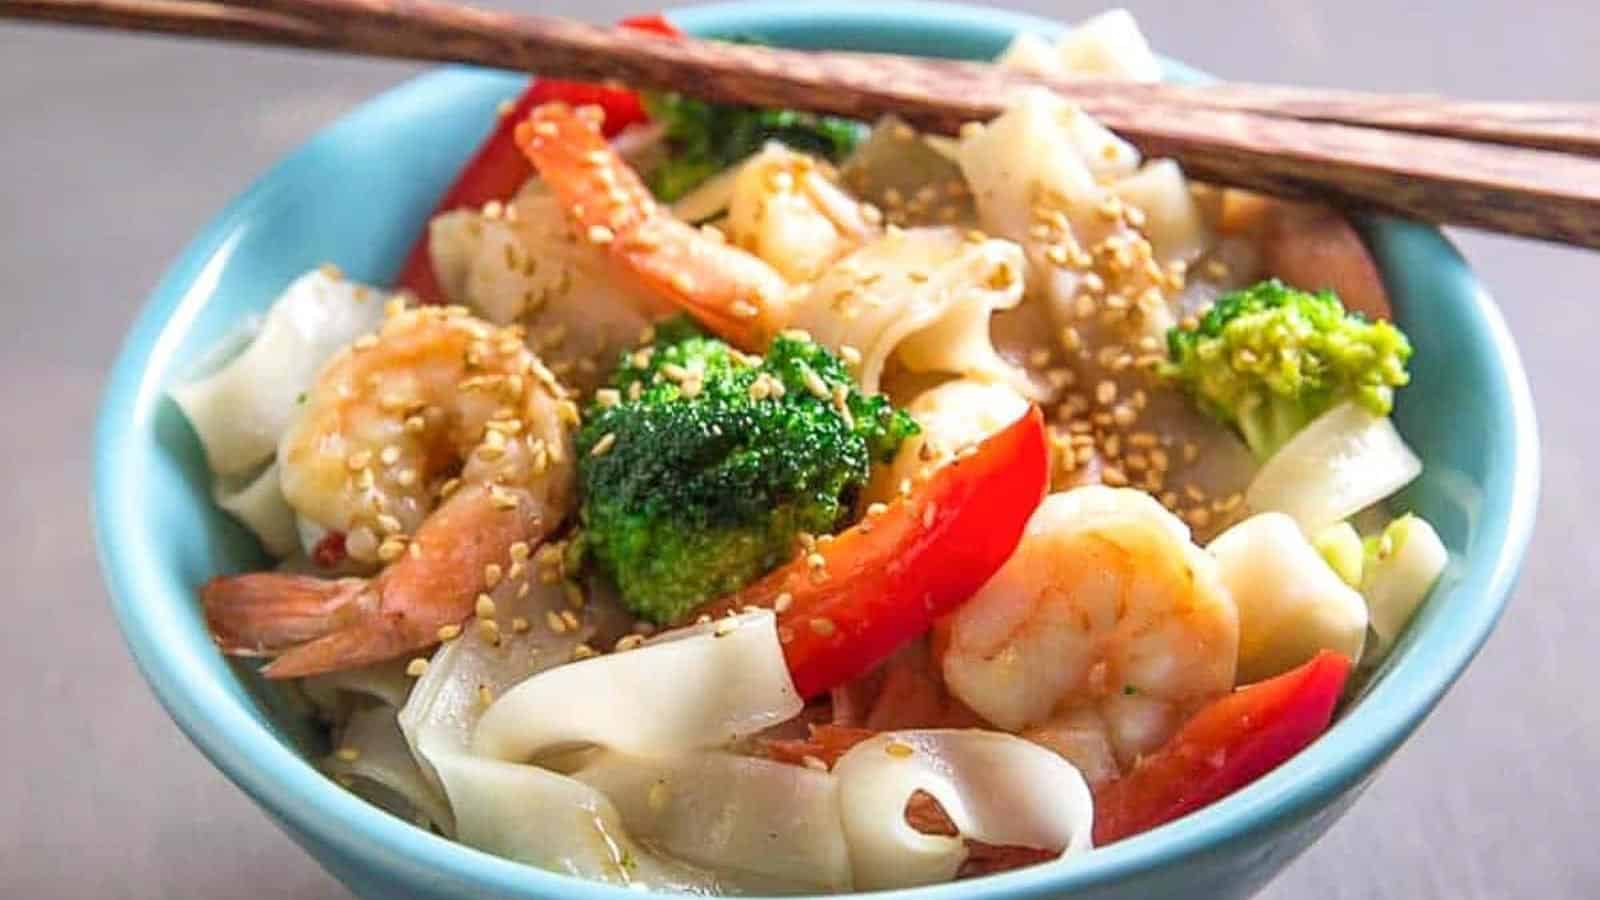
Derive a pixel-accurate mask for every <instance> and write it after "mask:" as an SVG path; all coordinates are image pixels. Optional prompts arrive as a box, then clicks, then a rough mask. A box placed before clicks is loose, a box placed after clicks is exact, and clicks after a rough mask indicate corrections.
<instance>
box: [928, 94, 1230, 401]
mask: <svg viewBox="0 0 1600 900" xmlns="http://www.w3.org/2000/svg"><path fill="white" fill-rule="evenodd" d="M959 159H960V163H961V171H962V173H963V174H964V175H965V176H966V178H967V181H968V183H969V184H970V185H971V187H972V193H973V196H974V197H975V198H976V199H977V205H978V218H979V221H980V222H981V224H982V225H983V227H984V229H985V230H987V231H988V232H989V233H991V234H995V235H998V236H1000V237H1003V238H1007V239H1009V240H1012V241H1016V242H1018V243H1019V244H1021V245H1022V247H1023V249H1024V250H1025V252H1026V253H1027V257H1028V262H1029V287H1030V290H1032V291H1033V293H1034V294H1035V295H1036V296H1041V297H1043V298H1045V299H1046V300H1047V301H1048V303H1049V305H1050V308H1051V309H1052V312H1053V314H1054V316H1055V318H1056V321H1057V324H1058V325H1059V326H1067V325H1072V326H1074V327H1076V328H1079V329H1080V330H1083V329H1084V328H1085V326H1086V325H1088V324H1089V320H1083V319H1082V318H1081V317H1079V316H1077V315H1075V314H1074V313H1073V312H1072V310H1073V308H1074V301H1075V300H1076V299H1077V297H1078V294H1079V287H1080V283H1081V281H1082V280H1083V273H1082V272H1081V271H1080V270H1078V269H1075V268H1072V267H1069V266H1062V265H1058V264H1056V263H1054V262H1052V260H1051V259H1050V254H1051V252H1052V250H1054V248H1055V247H1056V245H1057V244H1059V243H1060V238H1059V237H1057V236H1055V235H1046V236H1045V237H1041V236H1040V235H1041V232H1039V231H1038V226H1039V225H1040V224H1041V220H1040V217H1039V215H1038V214H1037V213H1036V212H1035V210H1037V209H1039V208H1040V206H1041V205H1043V206H1045V207H1048V208H1049V209H1050V210H1051V211H1059V213H1060V214H1061V215H1062V216H1064V217H1065V218H1066V224H1067V226H1068V230H1069V231H1070V235H1069V236H1070V238H1071V239H1072V241H1074V242H1075V243H1076V244H1077V245H1078V246H1079V247H1081V248H1085V249H1087V248H1092V247H1094V246H1096V245H1098V244H1101V243H1102V242H1105V241H1107V240H1108V239H1111V238H1118V239H1122V238H1128V239H1131V238H1133V237H1134V236H1135V235H1136V234H1137V235H1142V236H1144V237H1145V238H1146V239H1148V240H1150V241H1151V242H1152V249H1153V251H1154V253H1155V254H1156V258H1157V259H1158V260H1159V261H1161V262H1163V263H1169V262H1184V263H1188V262H1192V261H1193V260H1194V259H1195V258H1197V257H1199V256H1200V255H1201V254H1202V253H1203V252H1205V251H1206V250H1207V249H1209V248H1210V246H1211V245H1212V243H1213V237H1212V235H1211V231H1210V228H1209V227H1208V225H1207V224H1206V222H1205V218H1204V216H1203V215H1202V214H1201V211H1200V209H1199V207H1198V205H1197V204H1196V203H1195V201H1194V198H1193V197H1192V196H1191V194H1190V192H1189V190H1188V186H1187V184H1186V182H1185V181H1184V180H1183V176H1182V172H1181V170H1180V169H1178V168H1177V166H1176V164H1175V163H1171V162H1168V161H1162V160H1157V161H1154V162H1152V163H1150V164H1148V165H1146V166H1145V167H1144V168H1143V169H1139V168H1138V166H1139V155H1138V153H1137V152H1136V151H1135V150H1134V149H1133V148H1132V147H1131V146H1129V145H1128V144H1127V143H1126V142H1124V141H1122V140H1121V139H1120V138H1118V137H1116V136H1115V135H1113V134H1112V133H1111V132H1110V131H1108V130H1106V128H1105V127H1104V126H1102V125H1100V123H1099V122H1097V121H1095V120H1094V119H1093V118H1092V117H1091V116H1089V115H1088V114H1086V113H1084V112H1083V111H1082V110H1080V109H1079V108H1078V107H1076V106H1075V105H1073V104H1071V103H1069V102H1067V101H1066V100H1064V99H1062V98H1061V97H1059V96H1057V95H1055V94H1052V93H1050V92H1048V91H1045V90H1042V89H1040V90H1028V91H1025V92H1023V93H1022V95H1021V96H1020V97H1019V98H1018V100H1017V101H1016V103H1014V104H1013V105H1012V106H1011V108H1010V109H1008V110H1006V112H1005V113H1003V114H1002V115H1001V116H999V117H998V118H996V119H995V120H994V121H992V122H990V123H989V124H988V125H986V126H985V127H983V128H981V129H977V130H976V131H974V132H972V133H970V134H968V135H966V136H965V137H963V138H962V140H961V148H960V153H959ZM1113 196H1116V197H1121V198H1125V199H1126V200H1127V201H1128V202H1130V203H1132V204H1133V205H1136V206H1139V207H1140V209H1141V211H1143V212H1144V213H1145V223H1144V226H1143V229H1142V230H1140V231H1138V232H1136V231H1135V230H1134V229H1133V228H1132V227H1130V226H1129V225H1127V224H1126V222H1124V221H1123V220H1122V219H1120V218H1117V217H1113V216H1107V215H1105V213H1104V210H1105V208H1106V203H1107V201H1108V200H1109V199H1110V198H1111V197H1113ZM1144 206H1149V207H1150V208H1149V209H1144ZM1135 288H1137V286H1135ZM1139 308H1140V310H1141V311H1142V313H1143V314H1142V316H1141V317H1140V318H1139V320H1138V321H1140V322H1141V323H1142V325H1143V327H1142V329H1141V330H1140V332H1139V333H1138V334H1125V333H1118V334H1117V335H1116V336H1115V337H1110V336H1106V337H1097V336H1096V335H1095V334H1094V333H1092V332H1089V331H1086V332H1085V333H1084V334H1083V338H1084V343H1085V344H1086V345H1088V346H1089V347H1090V348H1096V347H1099V346H1101V345H1102V344H1106V343H1123V344H1126V343H1131V342H1134V341H1136V340H1137V339H1139V338H1141V337H1145V336H1148V337H1153V338H1155V339H1157V340H1164V339H1165V334H1166V330H1167V329H1168V328H1169V327H1171V326H1172V325H1173V324H1175V323H1176V317H1175V316H1174V314H1173V310H1172V309H1171V304H1170V303H1146V302H1142V301H1141V302H1140V306H1139ZM1082 374H1089V375H1091V377H1094V378H1095V379H1096V380H1098V378H1099V374H1098V373H1080V375H1082Z"/></svg>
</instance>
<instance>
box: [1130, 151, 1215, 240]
mask: <svg viewBox="0 0 1600 900" xmlns="http://www.w3.org/2000/svg"><path fill="white" fill-rule="evenodd" d="M1111 192H1112V193H1113V194H1116V195H1117V196H1118V197H1120V198H1122V201H1123V202H1124V203H1127V204H1129V205H1131V206H1136V207H1138V208H1139V210H1140V211H1142V212H1143V213H1144V215H1145V225H1144V228H1143V229H1142V230H1143V231H1144V236H1145V238H1146V239H1148V240H1149V241H1150V247H1151V249H1152V250H1153V251H1154V253H1155V259H1156V262H1159V263H1161V264H1162V265H1163V266H1167V265H1171V264H1172V263H1175V262H1181V263H1183V264H1184V265H1189V264H1190V263H1193V262H1194V261H1195V260H1196V259H1199V258H1200V256H1201V254H1203V253H1205V252H1207V251H1208V250H1210V249H1211V248H1212V246H1214V245H1215V244H1216V240H1217V239H1216V235H1215V234H1213V233H1212V231H1211V226H1210V225H1208V224H1207V223H1206V217H1205V215H1204V214H1203V213H1202V212H1201V210H1200V205H1199V204H1198V203H1196V202H1195V199H1194V194H1193V192H1191V191H1190V190H1189V183H1188V181H1187V180H1185V179H1184V177H1183V170H1182V169H1181V168H1179V167H1178V164H1177V163H1176V162H1174V161H1173V160H1170V159H1156V160H1151V161H1150V162H1149V163H1148V164H1146V165H1145V167H1144V168H1142V169H1140V170H1139V171H1138V172H1135V173H1132V174H1130V175H1128V176H1126V177H1124V178H1122V179H1120V180H1118V181H1116V182H1115V183H1113V184H1112V185H1111Z"/></svg>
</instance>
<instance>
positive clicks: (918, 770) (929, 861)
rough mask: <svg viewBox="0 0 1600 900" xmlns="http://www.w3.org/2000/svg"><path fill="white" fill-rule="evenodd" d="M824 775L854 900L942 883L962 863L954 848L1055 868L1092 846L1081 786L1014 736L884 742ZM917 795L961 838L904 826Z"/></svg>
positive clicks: (1090, 806)
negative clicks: (1023, 850) (845, 848)
mask: <svg viewBox="0 0 1600 900" xmlns="http://www.w3.org/2000/svg"><path fill="white" fill-rule="evenodd" d="M833 771H834V774H835V775H836V776H837V777H838V779H839V806H840V811H841V813H842V816H843V822H844V832H845V837H846V839H847V840H848V841H849V844H850V859H851V864H852V868H853V871H854V873H855V886H856V889H857V890H880V889H889V888H897V887H914V886H917V885H923V884H934V883H938V882H943V881H949V880H950V879H951V878H953V877H954V876H955V875H956V872H957V871H958V870H959V869H960V868H961V864H962V863H963V862H964V861H965V860H966V858H967V849H966V845H965V843H964V842H963V841H962V838H970V839H974V840H979V841H983V842H984V843H988V844H1000V845H1007V846H1021V847H1039V848H1044V849H1048V850H1052V851H1059V853H1060V856H1061V857H1062V858H1065V857H1068V856H1073V855H1076V854H1078V853H1082V852H1084V851H1086V850H1088V849H1089V848H1090V845H1091V829H1092V827H1093V823H1094V800H1093V798H1092V797H1091V796H1090V794H1089V788H1088V785H1086V784H1085V783H1084V780H1083V776H1081V775H1080V774H1079V773H1078V770H1077V769H1075V768H1073V766H1072V765H1071V764H1070V763H1068V762H1067V761H1066V760H1064V759H1062V758H1061V757H1059V756H1057V755H1056V754H1054V753H1052V752H1050V751H1049V750H1046V749H1044V748H1043V747H1040V746H1038V745H1036V744H1033V743H1030V742H1028V741H1025V740H1023V739H1021V738H1019V737H1015V736H1013V735H1009V734H1001V733H998V732H991V731H958V730H927V731H900V732H889V733H886V734H881V735H878V736H876V737H873V738H870V739H868V740H866V741H863V742H862V743H860V744H858V745H856V746H855V747H854V748H852V749H851V750H850V752H848V753H846V754H845V755H844V756H843V757H842V758H840V760H839V762H838V764H837V765H835V766H834V769H833ZM917 791H924V792H926V793H928V794H930V795H932V796H933V798H934V799H935V800H938V801H939V804H940V805H941V806H942V807H944V811H945V813H946V814H947V815H948V816H949V818H950V821H951V822H952V823H954V824H955V826H956V829H957V830H958V831H959V832H960V837H949V836H944V835H933V834H923V833H921V832H919V831H917V830H916V829H914V828H913V827H912V826H911V824H910V823H909V822H907V821H906V816H905V809H906V803H907V802H909V801H910V800H911V797H912V795H913V794H915V793H916V792H917Z"/></svg>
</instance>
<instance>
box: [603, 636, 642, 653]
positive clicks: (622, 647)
mask: <svg viewBox="0 0 1600 900" xmlns="http://www.w3.org/2000/svg"><path fill="white" fill-rule="evenodd" d="M643 643H644V635H642V634H625V635H623V636H622V637H620V638H617V643H616V644H615V645H613V646H612V648H611V649H612V650H614V651H616V652H617V653H626V652H627V651H629V650H634V649H637V648H638V647H639V645H640V644H643Z"/></svg>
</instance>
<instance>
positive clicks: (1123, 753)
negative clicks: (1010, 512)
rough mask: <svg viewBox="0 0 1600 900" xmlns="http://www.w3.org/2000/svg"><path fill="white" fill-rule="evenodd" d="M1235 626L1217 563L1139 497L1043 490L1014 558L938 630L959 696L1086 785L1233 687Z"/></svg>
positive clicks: (1112, 491)
mask: <svg viewBox="0 0 1600 900" xmlns="http://www.w3.org/2000/svg"><path fill="white" fill-rule="evenodd" d="M1238 644H1239V617H1238V611H1237V609H1236V608H1235V606H1234V602H1233V599H1232V597H1231V596H1230V595H1229V594H1228V590H1227V588H1226V587H1225V586H1224V585H1223V583H1222V580H1221V577H1220V575H1219V573H1218V570H1217V563H1216V561H1215V560H1213V559H1212V558H1211V557H1210V556H1208V555H1206V553H1205V552H1204V551H1202V550H1201V549H1200V548H1198V547H1196V546H1195V545H1194V544H1193V543H1192V542H1191V541H1190V540H1189V531H1188V529H1187V528H1185V527H1184V525H1183V523H1182V522H1181V521H1179V520H1178V519H1177V517H1175V516H1173V515H1172V513H1170V512H1168V511H1167V510H1166V509H1164V508H1163V507H1162V506H1161V504H1159V503H1157V502H1156V501H1155V500H1154V499H1152V498H1151V497H1150V496H1149V495H1148V494H1145V493H1144V492H1142V491H1138V490H1134V489H1131V488H1109V487H1102V486H1099V485H1095V486H1090V487H1082V488H1078V489H1076V490H1072V491H1067V492H1065V493H1059V494H1052V495H1051V496H1049V497H1046V498H1045V501H1044V503H1042V504H1041V505H1040V506H1039V509H1038V510H1037V511H1036V512H1035V513H1034V515H1033V518H1032V519H1031V520H1030V521H1029V523H1028V527H1027V530H1026V531H1025V532H1024V534H1023V537H1022V541H1021V543H1020V544H1019V545H1018V547H1017V549H1016V552H1015V553H1014V554H1013V555H1012V557H1011V559H1010V560H1009V561H1007V563H1006V564H1005V566H1004V567H1003V568H1001V570H1000V571H999V572H998V573H996V574H995V576H994V577H993V578H992V579H990V580H989V582H988V583H987V584H985V585H984V586H983V588H982V589H981V590H979V591H978V593H977V594H976V595H974V596H973V597H972V599H970V600H969V601H967V603H966V604H964V605H963V606H961V607H960V608H958V609H957V610H956V611H955V612H954V613H952V614H950V615H949V616H948V617H946V618H945V619H944V620H942V621H941V622H940V623H939V626H938V629H937V631H936V633H935V638H934V646H935V651H936V656H937V658H938V659H939V662H940V666H941V668H942V670H943V672H944V677H945V682H946V683H947V684H948V686H949V689H950V692H951V693H952V694H954V695H955V697H956V699H958V700H960V701H961V702H963V703H965V704H966V705H967V706H968V707H970V708H971V709H972V710H973V711H974V712H975V713H977V714H978V715H980V716H982V717H983V718H984V719H986V720H988V721H989V722H992V723H993V724H995V725H996V726H998V727H1000V728H1003V729H1005V730H1007V731H1011V732H1015V733H1020V734H1021V735H1022V736H1024V737H1027V738H1030V739H1033V740H1035V741H1036V742H1038V743H1040V744H1043V745H1044V746H1047V747H1050V748H1051V749H1053V750H1056V751H1057V752H1058V753H1061V754H1062V755H1064V756H1066V757H1068V758H1069V759H1070V760H1072V762H1074V763H1076V764H1078V765H1079V767H1080V769H1082V770H1083V771H1084V774H1085V776H1086V777H1089V778H1090V780H1091V781H1098V780H1104V779H1105V778H1108V777H1114V776H1115V774H1117V773H1116V771H1115V770H1114V767H1113V763H1114V765H1115V766H1116V767H1121V768H1122V769H1126V767H1128V766H1130V765H1132V764H1133V762H1134V761H1135V760H1136V759H1137V758H1138V757H1139V755H1140V754H1143V753H1148V752H1150V751H1152V750H1154V749H1155V748H1157V747H1159V746H1160V745H1161V744H1162V743H1163V742H1164V741H1166V739H1167V738H1168V737H1170V736H1171V735H1172V733H1173V732H1174V731H1176V730H1177V728H1178V727H1179V726H1180V725H1181V724H1182V723H1183V722H1184V720H1185V719H1187V718H1188V716H1189V715H1190V714H1191V713H1193V712H1194V711H1195V710H1196V709H1198V708H1199V707H1200V706H1202V705H1204V704H1205V703H1206V702H1208V701H1210V700H1213V699H1215V698H1217V697H1218V696H1221V695H1222V694H1224V693H1226V692H1227V691H1228V690H1229V689H1231V688H1232V687H1233V680H1234V674H1235V673H1234V667H1235V665H1236V658H1237V655H1238Z"/></svg>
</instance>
